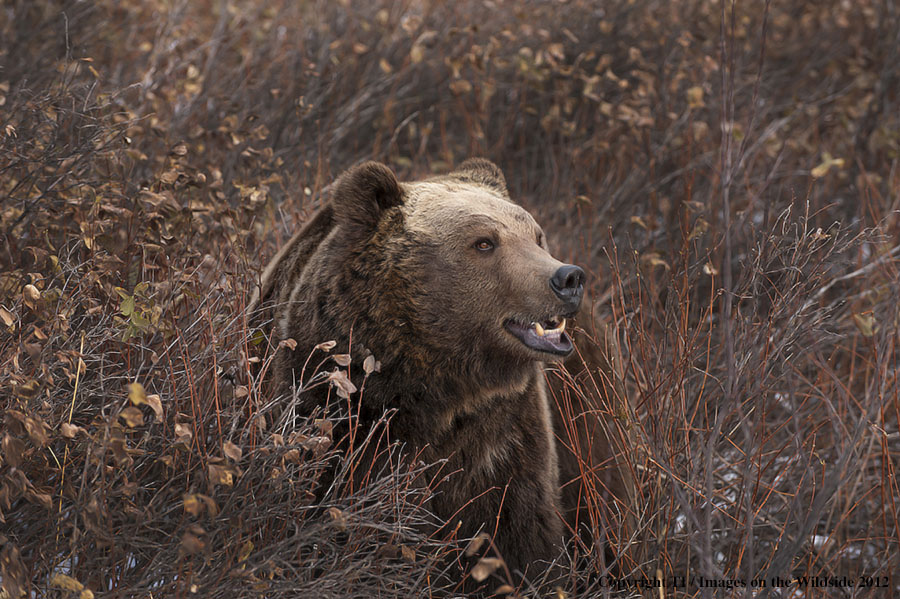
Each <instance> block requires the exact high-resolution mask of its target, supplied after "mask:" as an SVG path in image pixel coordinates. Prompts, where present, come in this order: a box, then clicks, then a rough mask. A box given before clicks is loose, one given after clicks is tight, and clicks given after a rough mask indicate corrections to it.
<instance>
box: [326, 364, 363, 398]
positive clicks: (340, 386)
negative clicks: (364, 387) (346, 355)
mask: <svg viewBox="0 0 900 599" xmlns="http://www.w3.org/2000/svg"><path fill="white" fill-rule="evenodd" d="M328 380H329V381H331V384H332V385H334V387H335V389H337V394H338V396H339V397H343V398H344V399H348V398H349V397H350V395H352V394H353V393H356V385H354V384H353V382H352V381H351V380H350V377H348V376H347V373H346V372H344V371H343V370H335V371H334V372H332V373H331V374H329V375H328Z"/></svg>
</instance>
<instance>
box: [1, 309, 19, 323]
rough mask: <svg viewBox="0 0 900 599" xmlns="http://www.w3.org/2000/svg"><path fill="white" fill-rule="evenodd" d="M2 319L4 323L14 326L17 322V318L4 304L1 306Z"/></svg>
mask: <svg viewBox="0 0 900 599" xmlns="http://www.w3.org/2000/svg"><path fill="white" fill-rule="evenodd" d="M0 320H2V321H3V324H5V325H6V326H8V327H11V326H13V323H14V322H16V319H15V317H13V315H12V312H10V311H9V310H7V309H6V308H4V307H2V306H0Z"/></svg>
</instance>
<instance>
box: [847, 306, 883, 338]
mask: <svg viewBox="0 0 900 599" xmlns="http://www.w3.org/2000/svg"><path fill="white" fill-rule="evenodd" d="M853 324H855V325H856V328H857V329H859V332H860V333H862V335H863V337H871V336H873V335H874V334H875V333H876V332H877V331H878V322H877V321H876V320H875V315H874V314H872V313H871V312H864V313H862V314H854V315H853Z"/></svg>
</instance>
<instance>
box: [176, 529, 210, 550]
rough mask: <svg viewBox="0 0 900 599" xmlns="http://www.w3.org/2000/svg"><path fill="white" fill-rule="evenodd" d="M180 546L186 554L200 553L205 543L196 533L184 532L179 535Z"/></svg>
mask: <svg viewBox="0 0 900 599" xmlns="http://www.w3.org/2000/svg"><path fill="white" fill-rule="evenodd" d="M181 547H182V549H184V551H185V553H188V554H193V553H200V552H201V551H203V549H204V548H206V543H204V542H203V540H202V539H201V538H200V537H198V536H197V535H195V534H193V533H190V532H186V533H184V534H183V535H181Z"/></svg>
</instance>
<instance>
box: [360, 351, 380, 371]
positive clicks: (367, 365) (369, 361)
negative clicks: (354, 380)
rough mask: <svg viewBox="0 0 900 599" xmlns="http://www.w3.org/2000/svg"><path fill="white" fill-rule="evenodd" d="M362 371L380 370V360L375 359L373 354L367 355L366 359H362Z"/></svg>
mask: <svg viewBox="0 0 900 599" xmlns="http://www.w3.org/2000/svg"><path fill="white" fill-rule="evenodd" d="M363 371H364V372H365V373H366V374H372V373H373V372H381V362H379V361H377V360H376V359H375V356H373V355H371V354H370V355H368V356H366V359H365V360H363Z"/></svg>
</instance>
